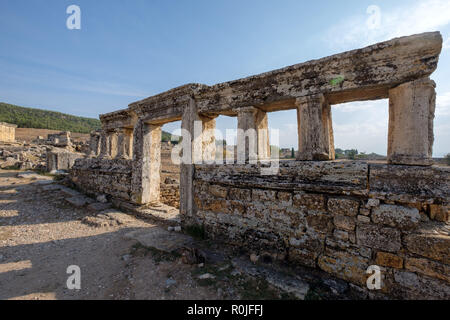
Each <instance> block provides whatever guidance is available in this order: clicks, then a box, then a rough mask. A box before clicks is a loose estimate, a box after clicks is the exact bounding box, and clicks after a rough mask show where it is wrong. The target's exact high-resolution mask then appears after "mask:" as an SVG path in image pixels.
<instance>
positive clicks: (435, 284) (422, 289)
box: [394, 270, 450, 300]
mask: <svg viewBox="0 0 450 320" xmlns="http://www.w3.org/2000/svg"><path fill="white" fill-rule="evenodd" d="M394 280H395V282H396V283H398V284H399V285H400V286H401V287H403V288H404V290H405V293H404V298H407V299H440V300H448V299H450V286H449V285H448V284H446V283H445V282H443V281H440V280H436V279H432V278H428V277H424V276H420V275H418V274H415V273H413V272H409V271H401V270H395V271H394Z"/></svg>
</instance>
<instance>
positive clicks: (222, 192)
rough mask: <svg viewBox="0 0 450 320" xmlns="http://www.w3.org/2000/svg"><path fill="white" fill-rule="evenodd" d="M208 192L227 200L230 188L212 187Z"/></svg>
mask: <svg viewBox="0 0 450 320" xmlns="http://www.w3.org/2000/svg"><path fill="white" fill-rule="evenodd" d="M208 191H209V193H210V194H211V195H212V196H214V197H216V198H222V199H225V198H226V197H227V194H228V188H225V187H222V186H218V185H210V186H209V189H208Z"/></svg>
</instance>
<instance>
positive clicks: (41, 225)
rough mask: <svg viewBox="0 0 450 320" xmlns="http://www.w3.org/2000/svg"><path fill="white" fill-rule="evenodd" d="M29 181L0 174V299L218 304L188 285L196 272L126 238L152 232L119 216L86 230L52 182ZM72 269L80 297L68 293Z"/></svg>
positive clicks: (82, 213) (80, 213)
mask: <svg viewBox="0 0 450 320" xmlns="http://www.w3.org/2000/svg"><path fill="white" fill-rule="evenodd" d="M30 178H31V177H30ZM30 178H28V177H27V178H19V177H17V172H14V171H0V299H217V298H220V296H218V294H217V290H216V289H215V288H213V287H208V286H200V285H199V284H198V282H197V281H196V279H195V278H194V277H193V275H192V274H193V271H194V269H196V268H198V266H196V265H187V264H183V263H182V262H181V259H180V258H173V259H162V258H161V256H160V255H152V254H148V253H149V251H148V250H147V249H143V248H140V247H139V245H138V244H137V242H136V241H134V240H130V239H127V238H126V237H124V236H125V234H127V233H129V232H130V231H133V230H138V229H142V228H155V226H154V225H152V224H150V223H148V222H145V221H142V220H138V219H136V218H134V217H133V216H129V215H123V214H122V213H118V217H119V218H115V219H109V220H108V219H106V220H105V221H106V223H86V222H92V221H90V220H89V219H86V218H85V217H86V216H94V215H95V213H92V212H89V211H88V210H87V209H86V208H77V207H74V206H72V205H71V204H69V203H67V202H66V200H65V199H66V198H67V197H68V195H67V194H66V193H64V192H63V191H61V190H58V189H54V188H53V187H52V186H54V185H53V184H48V183H50V182H51V181H45V180H49V179H50V178H47V177H39V178H38V179H37V180H36V179H35V178H33V179H30ZM113 211H114V210H113ZM83 218H85V219H83ZM94 222H95V221H94ZM166 258H167V257H166ZM71 265H77V266H79V267H80V270H81V290H69V289H68V288H67V285H66V281H67V279H68V277H69V276H70V275H69V274H67V273H66V271H67V268H68V267H69V266H71Z"/></svg>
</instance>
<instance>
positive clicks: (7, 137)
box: [0, 122, 17, 142]
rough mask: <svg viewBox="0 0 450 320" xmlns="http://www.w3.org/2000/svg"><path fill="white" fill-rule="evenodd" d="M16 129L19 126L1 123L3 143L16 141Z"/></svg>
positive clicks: (0, 136)
mask: <svg viewBox="0 0 450 320" xmlns="http://www.w3.org/2000/svg"><path fill="white" fill-rule="evenodd" d="M16 128H17V126H16V125H15V124H10V123H6V122H0V141H1V142H14V141H16Z"/></svg>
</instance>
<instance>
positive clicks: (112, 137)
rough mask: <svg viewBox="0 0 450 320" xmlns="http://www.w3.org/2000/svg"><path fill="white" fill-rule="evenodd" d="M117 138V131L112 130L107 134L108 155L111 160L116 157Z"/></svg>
mask: <svg viewBox="0 0 450 320" xmlns="http://www.w3.org/2000/svg"><path fill="white" fill-rule="evenodd" d="M118 138H119V133H118V131H117V130H112V131H110V132H109V143H110V147H109V155H110V157H111V159H114V158H116V157H117V153H118V150H117V146H118Z"/></svg>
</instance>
